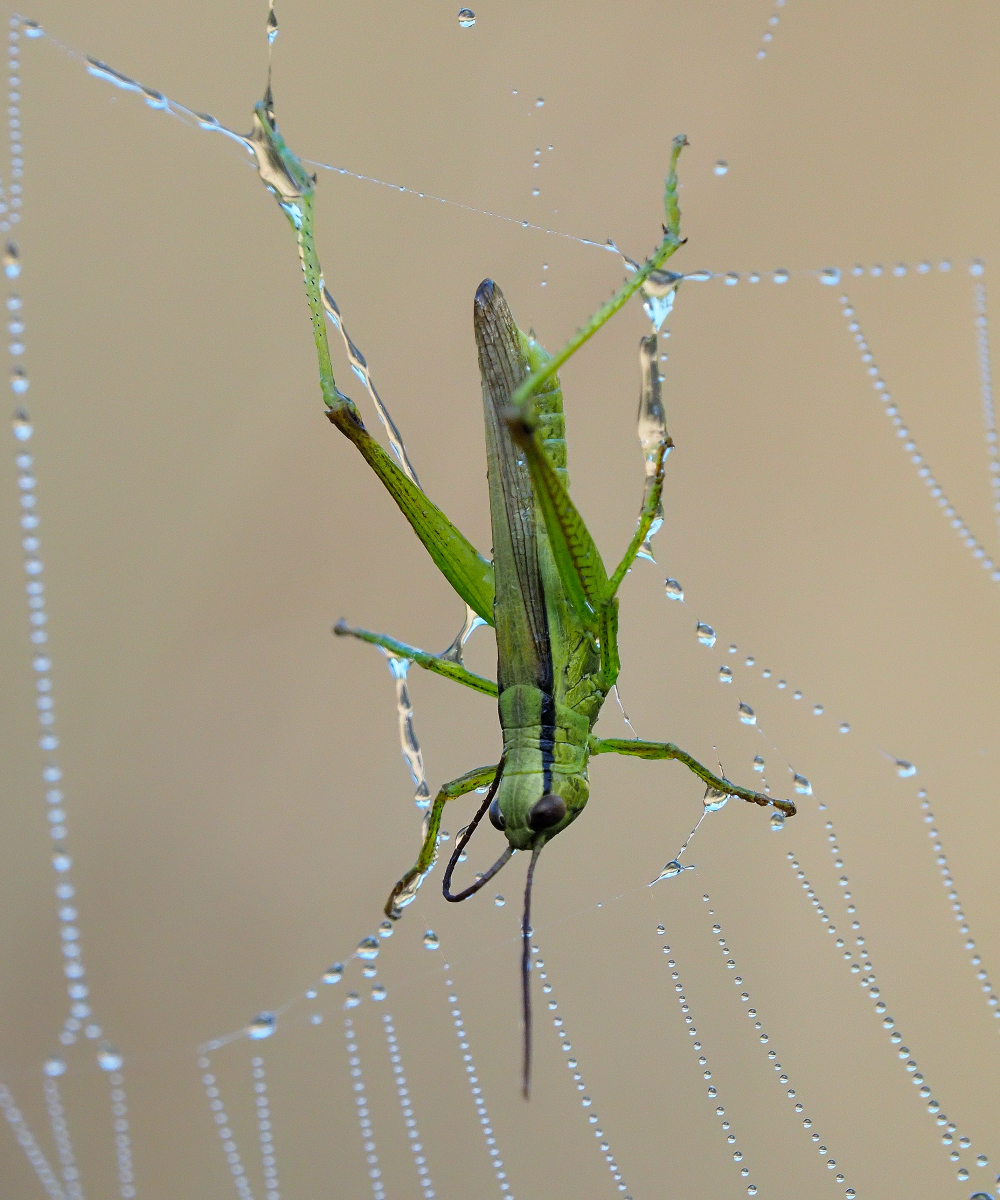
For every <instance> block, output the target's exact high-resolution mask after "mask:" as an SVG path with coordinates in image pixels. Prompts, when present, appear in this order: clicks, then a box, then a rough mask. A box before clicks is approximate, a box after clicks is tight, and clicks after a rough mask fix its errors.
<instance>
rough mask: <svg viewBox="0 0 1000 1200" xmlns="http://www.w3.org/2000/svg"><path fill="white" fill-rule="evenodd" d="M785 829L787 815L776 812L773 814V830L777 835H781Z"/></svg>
mask: <svg viewBox="0 0 1000 1200" xmlns="http://www.w3.org/2000/svg"><path fill="white" fill-rule="evenodd" d="M784 828H785V814H784V813H780V812H776V813H772V814H771V829H772V830H773V831H774V832H775V833H780V832H781V831H782V829H784Z"/></svg>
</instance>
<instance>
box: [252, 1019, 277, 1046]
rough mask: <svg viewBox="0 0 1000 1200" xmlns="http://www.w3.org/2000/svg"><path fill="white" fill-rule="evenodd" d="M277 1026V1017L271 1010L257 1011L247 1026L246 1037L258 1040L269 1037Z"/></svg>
mask: <svg viewBox="0 0 1000 1200" xmlns="http://www.w3.org/2000/svg"><path fill="white" fill-rule="evenodd" d="M277 1028H278V1018H277V1017H276V1016H275V1015H274V1013H273V1012H262V1013H258V1014H257V1015H256V1016H255V1017H254V1019H253V1020H252V1021H251V1022H250V1024H249V1025H248V1026H247V1037H249V1038H253V1040H254V1041H257V1042H259V1041H262V1040H263V1039H264V1038H269V1037H270V1036H271V1034H272V1033H274V1031H275V1030H276V1029H277Z"/></svg>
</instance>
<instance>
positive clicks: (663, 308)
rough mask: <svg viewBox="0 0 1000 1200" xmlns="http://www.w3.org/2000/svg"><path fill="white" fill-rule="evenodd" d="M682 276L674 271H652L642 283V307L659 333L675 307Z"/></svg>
mask: <svg viewBox="0 0 1000 1200" xmlns="http://www.w3.org/2000/svg"><path fill="white" fill-rule="evenodd" d="M680 278H681V277H680V275H675V274H674V273H673V271H651V272H650V274H649V277H648V278H647V279H646V280H645V282H644V283H643V285H642V296H643V300H642V307H643V308H644V309H645V310H646V316H647V317H649V319H650V321H651V322H652V324H653V328H654V329H655V330H656V332H657V333H659V331H660V327H661V326H662V324H663V322H664V321H665V320H666V319H667V317H669V316H670V311H671V309H672V308H673V307H674V300H675V299H676V297H677V284H678V283H679V282H680Z"/></svg>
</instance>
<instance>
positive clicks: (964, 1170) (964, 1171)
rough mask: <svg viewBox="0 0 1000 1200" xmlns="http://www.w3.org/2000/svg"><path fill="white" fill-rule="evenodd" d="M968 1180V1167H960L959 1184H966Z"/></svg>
mask: <svg viewBox="0 0 1000 1200" xmlns="http://www.w3.org/2000/svg"><path fill="white" fill-rule="evenodd" d="M968 1178H969V1172H968V1169H967V1168H966V1167H960V1168H959V1172H958V1180H959V1182H960V1183H964V1182H965V1181H966V1180H967V1179H968Z"/></svg>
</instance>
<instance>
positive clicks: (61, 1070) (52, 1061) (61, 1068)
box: [42, 1057, 66, 1079]
mask: <svg viewBox="0 0 1000 1200" xmlns="http://www.w3.org/2000/svg"><path fill="white" fill-rule="evenodd" d="M42 1070H43V1071H44V1072H45V1074H46V1075H48V1077H49V1078H50V1079H55V1078H56V1077H57V1076H59V1075H65V1074H66V1061H65V1059H62V1058H56V1057H53V1058H47V1059H46V1060H45V1063H44V1065H43V1066H42Z"/></svg>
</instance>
